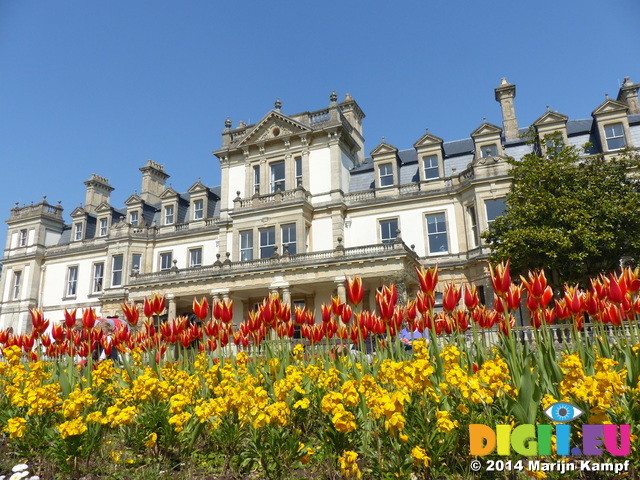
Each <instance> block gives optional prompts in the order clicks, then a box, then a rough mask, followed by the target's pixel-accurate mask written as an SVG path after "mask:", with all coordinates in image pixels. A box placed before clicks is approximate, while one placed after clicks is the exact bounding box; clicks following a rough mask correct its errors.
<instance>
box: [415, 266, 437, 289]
mask: <svg viewBox="0 0 640 480" xmlns="http://www.w3.org/2000/svg"><path fill="white" fill-rule="evenodd" d="M414 268H415V269H416V273H417V274H418V280H420V291H422V293H426V294H429V293H431V294H432V293H433V292H434V291H435V289H436V284H437V283H438V265H436V266H435V267H433V268H427V269H425V268H424V267H423V266H422V265H421V266H420V268H419V269H418V267H414Z"/></svg>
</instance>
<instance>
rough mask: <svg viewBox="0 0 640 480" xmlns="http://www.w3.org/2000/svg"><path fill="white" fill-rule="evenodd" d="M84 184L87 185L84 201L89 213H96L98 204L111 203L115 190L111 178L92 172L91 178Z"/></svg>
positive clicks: (85, 208)
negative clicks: (110, 181) (112, 193)
mask: <svg viewBox="0 0 640 480" xmlns="http://www.w3.org/2000/svg"><path fill="white" fill-rule="evenodd" d="M84 184H85V185H86V186H87V194H86V196H85V201H84V210H85V211H86V212H87V213H96V208H97V207H98V205H100V204H101V203H109V200H110V199H111V192H113V190H115V189H114V188H113V187H112V186H111V185H109V180H107V179H106V178H104V177H101V176H99V175H96V174H95V173H92V174H91V178H89V180H87V181H86V182H84Z"/></svg>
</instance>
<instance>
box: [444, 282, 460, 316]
mask: <svg viewBox="0 0 640 480" xmlns="http://www.w3.org/2000/svg"><path fill="white" fill-rule="evenodd" d="M461 295H462V293H461V292H460V288H459V287H458V286H456V284H455V283H448V282H447V283H445V284H444V295H443V296H442V308H443V309H444V311H445V312H447V313H451V312H453V309H454V308H456V306H457V305H458V302H459V301H460V297H461Z"/></svg>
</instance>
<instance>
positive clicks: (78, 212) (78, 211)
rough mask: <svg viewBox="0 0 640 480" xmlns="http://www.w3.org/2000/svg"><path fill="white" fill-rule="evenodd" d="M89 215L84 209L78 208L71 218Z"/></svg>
mask: <svg viewBox="0 0 640 480" xmlns="http://www.w3.org/2000/svg"><path fill="white" fill-rule="evenodd" d="M86 214H87V212H86V211H85V209H84V208H82V207H76V208H75V210H74V211H73V212H71V218H79V217H84V216H85V215H86Z"/></svg>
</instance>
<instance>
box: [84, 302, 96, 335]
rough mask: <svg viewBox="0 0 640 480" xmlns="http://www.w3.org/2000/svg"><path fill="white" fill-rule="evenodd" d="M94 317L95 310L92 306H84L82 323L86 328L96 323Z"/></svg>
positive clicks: (90, 327)
mask: <svg viewBox="0 0 640 480" xmlns="http://www.w3.org/2000/svg"><path fill="white" fill-rule="evenodd" d="M96 319H97V317H96V312H95V310H94V309H93V308H91V307H89V308H85V309H84V311H83V312H82V324H83V325H84V328H86V329H88V330H90V329H92V328H93V327H94V326H95V324H96Z"/></svg>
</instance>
